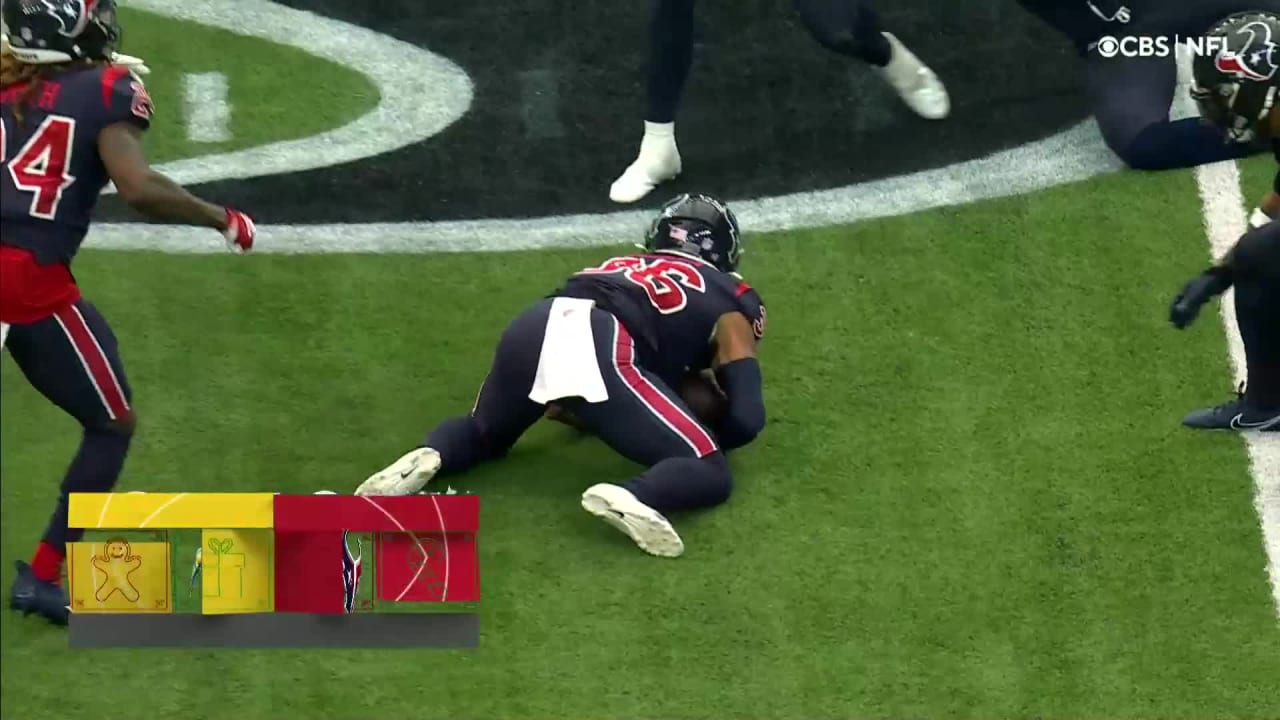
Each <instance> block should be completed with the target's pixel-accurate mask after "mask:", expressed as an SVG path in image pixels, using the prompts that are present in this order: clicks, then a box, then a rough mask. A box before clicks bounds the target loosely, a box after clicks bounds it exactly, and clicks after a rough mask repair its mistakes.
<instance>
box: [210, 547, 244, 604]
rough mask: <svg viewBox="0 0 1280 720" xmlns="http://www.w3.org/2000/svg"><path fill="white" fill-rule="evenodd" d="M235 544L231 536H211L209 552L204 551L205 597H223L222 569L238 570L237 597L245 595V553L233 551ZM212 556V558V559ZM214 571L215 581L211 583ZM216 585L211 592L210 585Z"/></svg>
mask: <svg viewBox="0 0 1280 720" xmlns="http://www.w3.org/2000/svg"><path fill="white" fill-rule="evenodd" d="M234 546H235V542H234V541H233V540H231V538H210V539H209V552H208V553H204V558H203V562H202V564H203V565H204V572H202V575H203V576H204V578H203V580H204V582H203V583H202V584H203V586H204V592H203V593H202V594H203V596H204V597H210V598H220V597H222V596H223V595H222V591H223V587H222V571H223V570H236V571H237V572H236V580H235V586H236V592H237V595H236V597H244V553H242V552H231V549H232V548H233V547H234ZM211 556H212V559H211ZM209 571H212V577H213V578H214V582H213V583H209V582H208V579H209V578H210V572H209ZM211 584H212V585H215V587H214V588H213V592H210V587H209V586H210V585H211Z"/></svg>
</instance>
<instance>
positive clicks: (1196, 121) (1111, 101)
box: [1086, 50, 1258, 170]
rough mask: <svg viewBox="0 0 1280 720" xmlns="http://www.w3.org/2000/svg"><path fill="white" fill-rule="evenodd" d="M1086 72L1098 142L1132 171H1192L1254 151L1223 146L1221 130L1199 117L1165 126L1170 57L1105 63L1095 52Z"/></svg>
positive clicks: (1173, 64) (1173, 73) (1172, 73)
mask: <svg viewBox="0 0 1280 720" xmlns="http://www.w3.org/2000/svg"><path fill="white" fill-rule="evenodd" d="M1087 68H1088V69H1087V73H1086V74H1087V85H1088V93H1089V100H1090V103H1091V104H1092V107H1093V114H1094V116H1095V118H1096V119H1097V121H1098V127H1099V129H1100V130H1101V131H1102V137H1103V139H1104V140H1105V141H1106V143H1107V147H1109V148H1111V150H1112V152H1114V153H1115V154H1116V155H1117V156H1118V157H1119V158H1120V159H1121V160H1123V161H1124V162H1125V164H1126V165H1128V166H1129V167H1131V168H1134V169H1137V170H1169V169H1173V168H1186V167H1194V166H1196V165H1203V164H1205V163H1212V162H1217V161H1219V160H1231V159H1235V158H1241V157H1245V156H1247V155H1250V154H1253V153H1255V152H1257V151H1258V149H1257V148H1255V147H1253V146H1251V145H1248V144H1241V143H1234V142H1228V138H1227V134H1226V132H1225V131H1224V130H1222V129H1221V128H1218V127H1215V126H1213V125H1211V124H1209V123H1205V122H1201V120H1200V118H1198V117H1192V118H1186V119H1184V120H1176V121H1170V119H1169V111H1170V108H1171V106H1172V104H1173V97H1174V93H1175V92H1176V91H1177V83H1178V67H1177V61H1176V59H1175V58H1174V57H1172V56H1169V57H1163V58H1161V57H1142V58H1137V57H1128V58H1126V57H1113V58H1105V57H1102V56H1101V55H1100V54H1098V52H1097V51H1096V50H1094V51H1091V52H1090V53H1089V58H1088V62H1087Z"/></svg>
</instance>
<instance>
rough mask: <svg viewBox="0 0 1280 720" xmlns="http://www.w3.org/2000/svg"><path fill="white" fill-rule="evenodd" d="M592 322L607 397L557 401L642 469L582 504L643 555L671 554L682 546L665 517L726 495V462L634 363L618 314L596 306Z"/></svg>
mask: <svg viewBox="0 0 1280 720" xmlns="http://www.w3.org/2000/svg"><path fill="white" fill-rule="evenodd" d="M593 327H594V331H595V336H596V346H597V352H598V354H599V357H598V360H599V363H600V367H601V368H602V369H603V370H604V373H603V375H604V379H605V385H606V387H607V389H608V393H609V399H608V400H606V401H605V402H601V403H589V402H586V401H584V400H582V399H581V398H572V399H568V400H564V401H563V404H564V405H565V407H566V409H568V410H569V411H570V412H572V413H573V414H574V415H575V416H576V417H577V418H578V420H579V422H580V423H581V424H582V425H583V426H584V427H586V428H588V429H589V430H590V431H591V432H592V433H593V434H595V435H597V436H598V437H600V439H602V440H603V441H604V442H605V443H607V444H608V445H609V446H610V447H612V448H613V449H614V450H616V451H617V452H618V453H620V454H621V455H623V456H624V457H626V458H628V459H630V460H633V461H635V462H637V463H639V464H641V465H643V466H645V467H646V468H647V469H646V470H645V471H643V472H641V473H640V474H638V475H636V476H634V477H632V478H631V479H629V480H627V481H626V482H624V483H621V484H611V483H601V484H598V485H594V486H592V487H591V488H589V489H588V490H587V491H586V492H585V493H584V494H583V496H582V505H583V507H584V508H585V509H586V510H587V511H588V512H590V513H592V514H593V515H596V516H598V517H600V518H602V519H604V520H605V521H606V522H608V523H610V524H611V525H613V526H614V527H616V528H618V529H619V530H621V531H622V532H624V533H626V534H627V535H628V536H630V537H631V538H632V540H634V541H635V542H636V544H637V545H639V546H640V548H641V549H643V550H645V551H646V552H649V553H652V554H654V555H660V556H665V557H675V556H678V555H680V554H681V553H682V552H683V551H684V543H683V541H682V540H681V539H680V536H679V534H678V533H676V531H675V529H674V528H673V527H672V526H671V523H670V522H669V521H668V520H667V518H666V514H667V513H670V512H676V511H682V510H696V509H700V508H707V507H712V506H715V505H719V504H720V503H722V502H724V501H725V500H727V499H728V497H729V494H730V492H731V490H732V477H731V475H730V473H729V465H728V463H727V462H726V460H725V456H724V453H723V452H721V450H720V448H719V446H718V445H717V443H716V441H715V439H714V437H712V435H711V433H710V432H709V431H708V430H707V429H706V428H705V427H703V426H702V425H701V424H700V423H699V422H698V421H697V420H696V419H695V417H694V414H693V412H692V411H691V410H690V409H689V407H688V406H687V405H686V404H685V402H684V401H683V400H682V399H681V398H680V395H679V394H678V393H677V392H676V391H675V390H673V389H671V388H670V387H668V386H667V385H666V384H665V383H663V382H662V381H661V380H659V379H658V378H657V377H655V376H654V375H652V374H651V373H649V372H648V371H646V370H644V369H642V368H640V367H638V366H636V365H635V363H634V359H635V343H634V342H633V341H632V339H631V336H630V334H629V333H628V332H627V331H626V329H625V328H624V327H622V325H621V324H620V323H619V322H618V321H617V319H616V318H614V317H613V316H612V315H609V314H608V313H604V312H602V311H596V313H595V314H594V316H593Z"/></svg>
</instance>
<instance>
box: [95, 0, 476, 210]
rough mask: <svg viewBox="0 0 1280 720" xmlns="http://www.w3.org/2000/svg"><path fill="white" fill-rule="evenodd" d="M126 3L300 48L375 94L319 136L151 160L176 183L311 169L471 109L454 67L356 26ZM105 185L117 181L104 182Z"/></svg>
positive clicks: (413, 137) (240, 2) (246, 2)
mask: <svg viewBox="0 0 1280 720" xmlns="http://www.w3.org/2000/svg"><path fill="white" fill-rule="evenodd" d="M129 7H131V8H138V9H140V10H146V11H148V12H154V13H156V14H158V15H165V16H167V17H171V18H176V19H179V20H189V21H191V22H194V23H198V24H201V25H208V26H210V27H217V28H222V29H225V30H230V31H231V32H234V33H237V34H240V35H249V36H252V37H257V38H262V39H264V40H270V41H271V42H274V43H276V44H279V45H288V46H292V47H295V48H299V49H301V50H304V51H306V52H308V53H310V54H312V55H315V56H317V57H322V58H325V59H326V60H332V61H333V62H336V63H338V64H340V65H343V66H344V67H348V68H351V69H352V70H355V71H357V72H359V73H361V74H363V75H364V76H365V77H367V78H369V80H370V81H372V82H373V83H374V85H376V86H377V88H378V92H379V94H380V96H381V97H380V98H379V99H378V105H377V107H375V108H374V109H373V110H372V111H370V112H368V113H366V114H365V115H363V116H361V117H359V118H357V119H356V120H354V121H352V122H351V123H348V124H347V125H344V126H342V127H340V128H337V129H335V130H331V131H329V132H326V133H323V134H320V135H313V136H311V137H307V138H302V139H299V140H286V141H283V142H277V143H271V144H269V145H260V146H258V147H253V148H248V149H246V150H238V151H235V152H228V153H220V154H217V155H206V156H203V157H198V158H190V159H186V160H176V161H174V162H170V163H165V164H163V165H159V166H157V167H156V169H157V170H159V171H160V172H163V173H164V174H166V175H168V176H169V177H171V178H173V179H174V180H176V181H178V182H180V183H183V184H187V185H192V184H196V183H202V182H209V181H213V180H226V179H242V178H251V177H260V176H263V175H276V174H279V173H288V172H298V171H301V170H312V169H315V168H321V167H328V166H330V165H337V164H340V163H345V162H351V161H354V160H360V159H362V158H367V157H371V156H374V155H380V154H382V153H387V152H391V151H392V150H397V149H399V148H402V147H404V146H406V145H412V144H414V143H417V142H421V141H423V140H425V139H427V138H429V137H431V136H433V135H435V134H437V133H439V132H441V131H442V130H444V129H445V128H447V127H449V126H450V125H452V124H453V123H454V122H455V121H457V120H458V119H459V118H461V117H462V116H463V115H464V114H466V112H467V109H468V108H470V107H471V100H472V95H473V86H472V84H471V78H470V77H468V76H467V73H466V72H465V71H463V69H462V68H461V67H458V66H457V65H455V64H454V63H452V62H450V61H449V60H446V59H445V58H443V57H441V56H439V55H436V54H435V53H431V52H428V51H426V50H423V49H422V48H419V47H415V46H413V45H410V44H408V43H405V42H401V41H399V40H396V39H394V38H391V37H388V36H386V35H382V34H380V33H376V32H374V31H372V30H369V29H368V28H362V27H360V26H358V25H351V24H349V23H344V22H341V21H338V20H332V19H330V18H326V17H323V16H320V15H316V14H314V13H309V12H304V11H302V10H294V9H292V8H287V7H285V6H283V5H276V4H275V3H271V2H267V1H266V0H206V1H205V2H178V1H176V0H130V2H129ZM147 59H148V60H149V61H150V65H151V68H152V71H153V72H157V73H163V72H164V58H147ZM264 70H265V68H264ZM162 110H163V109H162ZM174 112H178V110H176V109H175V110H174ZM107 192H115V188H114V187H112V186H108V188H107Z"/></svg>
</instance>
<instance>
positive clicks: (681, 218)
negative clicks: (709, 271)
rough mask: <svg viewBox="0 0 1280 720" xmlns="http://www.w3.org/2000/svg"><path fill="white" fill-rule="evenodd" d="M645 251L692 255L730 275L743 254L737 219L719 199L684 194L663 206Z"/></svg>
mask: <svg viewBox="0 0 1280 720" xmlns="http://www.w3.org/2000/svg"><path fill="white" fill-rule="evenodd" d="M644 249H645V250H648V251H649V252H658V251H663V250H666V251H675V252H681V253H684V254H686V255H693V256H694V257H699V258H702V259H703V260H706V261H707V262H709V263H711V264H712V265H714V266H715V267H716V268H717V269H718V270H720V271H722V272H727V273H732V272H735V271H736V270H737V268H738V258H739V257H740V256H741V255H742V240H741V238H740V237H739V234H738V219H737V218H736V217H734V216H733V211H731V210H730V209H729V208H728V207H727V206H726V205H725V204H724V203H722V202H720V201H719V200H717V199H715V198H713V197H711V196H709V195H690V194H688V193H686V194H684V195H680V196H679V197H675V198H672V199H671V200H669V201H667V203H666V204H665V205H663V206H662V210H661V211H659V213H658V216H657V217H656V218H654V219H653V223H652V224H651V225H650V226H649V232H648V234H646V235H645V242H644Z"/></svg>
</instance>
